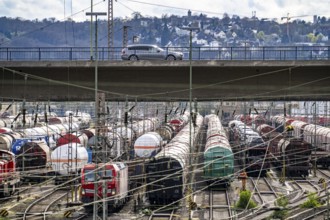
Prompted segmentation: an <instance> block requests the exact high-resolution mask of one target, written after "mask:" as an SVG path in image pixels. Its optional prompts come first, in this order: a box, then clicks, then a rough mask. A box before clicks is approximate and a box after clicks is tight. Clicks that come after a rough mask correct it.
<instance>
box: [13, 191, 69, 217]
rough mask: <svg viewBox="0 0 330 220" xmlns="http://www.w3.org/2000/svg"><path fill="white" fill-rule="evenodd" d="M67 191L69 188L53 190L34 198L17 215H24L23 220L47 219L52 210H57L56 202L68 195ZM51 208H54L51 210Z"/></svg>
mask: <svg viewBox="0 0 330 220" xmlns="http://www.w3.org/2000/svg"><path fill="white" fill-rule="evenodd" d="M67 193H68V190H67V189H56V190H52V191H51V192H49V193H46V194H44V195H42V196H41V197H40V198H38V199H36V200H34V201H33V202H32V203H31V204H29V205H28V206H27V207H26V208H25V209H24V212H21V213H17V215H18V216H20V217H22V219H23V220H32V219H33V220H37V219H38V220H39V219H43V220H46V219H48V217H49V215H50V214H52V213H53V212H52V211H55V208H56V204H58V203H59V201H60V200H61V199H63V198H64V197H65V196H66V195H67ZM51 208H53V209H52V210H51ZM49 219H51V218H49Z"/></svg>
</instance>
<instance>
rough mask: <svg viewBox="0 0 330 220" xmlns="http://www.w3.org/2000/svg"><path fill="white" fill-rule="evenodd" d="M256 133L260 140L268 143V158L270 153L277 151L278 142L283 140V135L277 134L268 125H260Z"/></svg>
mask: <svg viewBox="0 0 330 220" xmlns="http://www.w3.org/2000/svg"><path fill="white" fill-rule="evenodd" d="M257 131H258V133H259V134H260V135H261V137H262V139H263V140H264V141H265V142H266V143H268V146H269V154H270V158H271V157H272V156H273V155H272V153H273V152H276V151H277V146H278V142H279V141H280V140H281V139H283V135H282V133H280V132H277V131H276V129H275V128H274V127H272V126H270V125H268V124H262V125H259V126H258V127H257Z"/></svg>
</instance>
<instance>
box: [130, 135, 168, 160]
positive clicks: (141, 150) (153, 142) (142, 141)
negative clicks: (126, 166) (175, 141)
mask: <svg viewBox="0 0 330 220" xmlns="http://www.w3.org/2000/svg"><path fill="white" fill-rule="evenodd" d="M162 146H163V138H162V137H161V136H160V135H159V134H158V133H157V132H148V133H146V134H143V135H141V136H140V137H139V138H138V139H136V141H135V143H134V152H135V155H136V156H138V157H144V158H149V157H152V156H155V155H156V153H157V152H158V151H159V150H160V149H161V148H162Z"/></svg>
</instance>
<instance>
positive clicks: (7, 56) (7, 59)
mask: <svg viewBox="0 0 330 220" xmlns="http://www.w3.org/2000/svg"><path fill="white" fill-rule="evenodd" d="M6 51H7V60H8V58H9V48H8V47H7V50H6Z"/></svg>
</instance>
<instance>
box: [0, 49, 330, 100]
mask: <svg viewBox="0 0 330 220" xmlns="http://www.w3.org/2000/svg"><path fill="white" fill-rule="evenodd" d="M260 51H265V49H263V50H260ZM294 51H295V53H293V52H292V51H291V52H292V54H295V56H294V57H293V59H291V58H292V57H291V58H290V57H288V56H287V57H286V58H285V57H282V54H283V53H282V52H281V53H280V54H281V56H280V57H279V58H280V59H267V57H266V58H265V54H266V52H263V55H261V56H258V57H251V52H250V53H249V54H248V55H247V53H246V50H245V53H243V54H241V55H240V54H239V53H237V55H235V56H236V58H237V57H238V59H233V58H234V55H233V56H232V57H231V58H230V59H227V60H223V59H207V58H204V59H203V57H202V56H201V53H200V52H199V55H198V56H199V59H196V58H195V57H196V55H193V58H194V59H193V60H192V61H191V62H190V61H189V60H187V59H186V58H185V59H184V60H182V61H166V60H153V61H121V60H119V59H118V56H117V59H116V60H111V61H109V60H106V59H101V60H99V61H98V62H96V61H95V60H94V61H93V60H90V59H73V57H74V56H73V54H72V49H71V53H70V55H68V58H65V57H64V58H63V59H59V60H56V59H55V60H47V59H40V54H42V53H40V49H39V52H38V53H37V54H39V57H38V56H37V57H38V58H39V59H8V57H10V56H11V55H10V56H9V55H8V54H9V52H8V50H7V52H6V54H1V50H0V67H1V70H0V79H1V80H0V81H1V83H0V94H1V95H0V96H1V97H0V98H2V100H23V99H26V100H29V101H43V100H52V101H93V100H94V99H95V88H96V83H95V81H96V79H95V76H96V75H97V88H98V90H99V91H101V92H104V93H105V94H106V99H107V100H109V101H116V100H118V101H119V100H126V99H127V100H138V101H143V100H145V101H160V100H188V99H189V91H190V79H191V80H192V82H191V85H192V90H191V91H192V98H194V99H195V98H196V99H197V100H199V101H206V100H216V101H218V100H228V101H230V100H232V101H239V100H275V101H276V100H320V101H321V100H329V99H330V86H329V85H330V59H329V57H330V56H329V57H324V58H322V59H302V57H299V56H297V54H298V53H297V51H298V49H297V48H295V50H294ZM327 51H328V52H329V51H330V50H329V48H328V47H327ZM285 52H287V51H285ZM269 53H270V52H269ZM269 53H267V54H268V55H269ZM10 54H11V53H10ZM29 54H31V51H30V53H29ZM77 54H81V53H77ZM86 54H87V55H86V56H88V55H89V53H86ZM231 54H234V53H233V52H231ZM290 54H291V53H290ZM326 54H329V53H326ZM62 55H63V53H60V56H62ZM202 55H203V54H202ZM208 55H209V54H208ZM198 56H197V57H198ZM3 57H7V59H2V58H3ZM100 57H101V58H103V57H102V56H100ZM260 57H261V58H260ZM41 58H42V57H41ZM273 58H276V57H273ZM282 58H285V59H282ZM287 58H289V59H287ZM96 67H97V68H96ZM190 71H191V72H190ZM190 73H191V74H190ZM190 76H191V78H190Z"/></svg>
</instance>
